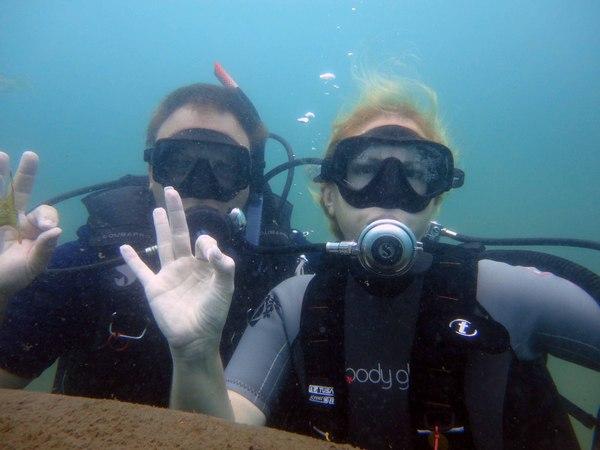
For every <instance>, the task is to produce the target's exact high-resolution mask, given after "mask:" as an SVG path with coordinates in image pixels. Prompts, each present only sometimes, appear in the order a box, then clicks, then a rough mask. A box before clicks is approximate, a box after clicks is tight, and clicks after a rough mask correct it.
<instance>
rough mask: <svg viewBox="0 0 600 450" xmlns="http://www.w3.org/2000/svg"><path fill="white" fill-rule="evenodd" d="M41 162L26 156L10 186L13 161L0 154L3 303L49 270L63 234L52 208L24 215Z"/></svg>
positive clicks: (0, 286) (0, 291)
mask: <svg viewBox="0 0 600 450" xmlns="http://www.w3.org/2000/svg"><path fill="white" fill-rule="evenodd" d="M38 160H39V158H38V156H37V155H36V154H35V153H34V152H30V151H27V152H24V153H23V155H22V156H21V161H20V162H19V167H18V169H17V172H16V174H15V177H14V183H12V185H11V181H10V158H9V156H8V155H7V154H6V153H4V152H1V151H0V186H1V187H2V191H3V192H2V193H0V197H1V198H0V202H1V204H0V299H1V298H7V297H10V296H11V295H13V294H14V293H16V292H17V291H19V290H20V289H23V288H24V287H25V286H27V285H28V284H29V283H30V282H31V281H32V280H33V279H34V278H35V277H36V276H38V275H39V274H40V273H41V272H42V271H43V270H44V269H45V268H46V265H47V264H48V262H49V261H50V257H51V256H52V253H53V251H54V249H55V247H56V244H57V243H58V238H59V236H60V234H61V232H62V230H61V229H60V228H58V226H57V225H58V212H57V211H56V209H54V208H53V207H51V206H48V205H42V206H39V207H37V208H36V209H34V210H33V211H32V212H30V213H29V214H27V215H25V212H24V211H25V210H26V208H27V203H28V202H29V197H30V196H31V191H32V189H33V185H34V181H35V175H36V172H37V167H38ZM15 225H16V227H15ZM0 309H1V308H0Z"/></svg>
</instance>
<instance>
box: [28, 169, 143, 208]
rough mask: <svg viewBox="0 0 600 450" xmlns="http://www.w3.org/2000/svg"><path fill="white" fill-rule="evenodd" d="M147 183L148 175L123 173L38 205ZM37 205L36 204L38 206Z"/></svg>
mask: <svg viewBox="0 0 600 450" xmlns="http://www.w3.org/2000/svg"><path fill="white" fill-rule="evenodd" d="M147 185H148V177H147V176H144V175H125V176H123V177H121V178H119V179H118V180H113V181H107V182H105V183H98V184H92V185H91V186H85V187H82V188H79V189H75V190H73V191H69V192H65V193H64V194H60V195H57V196H56V197H52V198H50V199H48V200H46V201H44V202H42V203H40V205H50V206H52V205H56V204H57V203H60V202H64V201H65V200H69V199H70V198H73V197H78V196H80V195H85V194H89V193H91V192H96V191H101V190H105V189H113V188H115V187H121V186H147ZM40 205H37V206H40Z"/></svg>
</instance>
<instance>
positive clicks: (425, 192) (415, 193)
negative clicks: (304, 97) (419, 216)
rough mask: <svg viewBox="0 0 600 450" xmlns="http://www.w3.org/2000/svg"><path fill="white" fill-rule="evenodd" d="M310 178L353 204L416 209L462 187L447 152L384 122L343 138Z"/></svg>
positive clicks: (403, 129) (461, 177)
mask: <svg viewBox="0 0 600 450" xmlns="http://www.w3.org/2000/svg"><path fill="white" fill-rule="evenodd" d="M315 181H332V182H334V183H336V184H337V186H338V188H339V190H340V194H341V195H342V197H343V198H344V200H346V202H348V203H349V204H350V205H351V206H354V207H355V208H369V207H380V208H386V209H396V208H399V209H402V210H404V211H407V212H410V213H417V212H419V211H422V210H423V209H425V208H426V207H427V205H428V204H429V202H430V201H431V199H433V198H435V197H437V196H438V195H440V194H441V193H443V192H445V191H448V190H450V189H451V188H453V187H459V186H462V183H463V181H464V173H463V172H462V171H461V170H458V169H455V168H454V160H453V157H452V152H451V151H450V150H449V149H448V148H447V147H446V146H444V145H442V144H438V143H437V142H432V141H428V140H425V139H423V138H422V137H420V136H419V135H418V134H417V133H415V132H414V131H413V130H411V129H409V128H404V127H400V126H397V125H387V126H383V127H378V128H374V129H373V130H370V131H368V132H367V133H365V134H362V135H359V136H353V137H350V138H347V139H344V140H342V141H340V142H338V144H337V145H336V147H335V151H334V153H333V156H332V157H331V158H327V159H325V160H324V161H323V164H322V166H321V174H320V175H319V176H318V177H317V178H316V179H315Z"/></svg>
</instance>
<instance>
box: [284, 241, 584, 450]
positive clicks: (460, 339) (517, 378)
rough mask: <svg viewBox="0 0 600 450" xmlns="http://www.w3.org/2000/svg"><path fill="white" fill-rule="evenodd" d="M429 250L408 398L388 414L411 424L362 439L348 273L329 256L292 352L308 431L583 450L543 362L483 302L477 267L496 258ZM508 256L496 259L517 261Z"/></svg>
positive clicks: (370, 442) (521, 255)
mask: <svg viewBox="0 0 600 450" xmlns="http://www.w3.org/2000/svg"><path fill="white" fill-rule="evenodd" d="M426 250H428V251H429V252H430V253H432V254H433V256H434V258H433V263H432V265H431V268H430V269H429V271H428V272H427V273H426V274H424V275H422V276H420V278H421V279H420V280H418V278H419V276H417V277H415V278H416V279H415V280H413V281H412V282H411V283H412V284H414V283H417V284H419V286H422V288H421V289H419V290H417V291H416V292H415V293H414V294H412V295H413V296H414V295H416V296H417V297H418V298H417V302H416V305H417V306H416V308H417V314H415V318H414V320H413V322H412V323H411V324H410V325H409V327H412V333H413V334H414V337H413V339H412V341H411V340H406V342H405V347H406V346H408V347H409V348H408V349H406V348H405V349H404V350H403V351H404V352H405V353H409V354H410V355H411V356H410V370H409V371H407V373H406V377H407V381H408V377H409V374H410V390H409V391H410V393H409V395H408V396H407V397H406V398H404V399H400V400H399V401H398V402H397V403H396V404H395V405H392V406H393V408H392V407H389V408H388V409H386V410H385V415H394V416H395V417H394V421H395V423H397V424H400V423H404V424H409V425H408V426H407V427H406V426H405V427H404V428H403V427H399V426H396V425H395V424H394V425H392V427H393V428H394V427H395V428H396V429H392V430H390V431H389V432H388V433H387V434H386V433H377V432H375V433H372V434H370V433H368V432H367V433H356V430H355V428H356V420H352V418H351V417H349V415H350V413H349V412H350V411H354V413H356V411H355V409H356V408H354V410H353V407H352V403H355V402H356V399H354V398H352V394H351V389H350V385H351V384H352V383H353V381H354V380H352V379H351V378H350V377H349V374H348V372H347V370H346V363H347V362H346V350H347V349H346V348H345V345H347V344H348V342H349V341H348V338H347V335H348V333H355V332H356V330H354V331H353V329H352V328H351V327H348V326H347V325H346V324H345V320H344V319H345V318H347V317H348V316H347V314H346V312H345V311H344V309H345V306H346V305H345V303H346V302H345V299H344V297H345V296H347V295H348V286H349V284H348V280H349V278H351V276H350V273H349V269H348V265H347V262H345V261H344V260H342V259H341V258H329V259H328V260H326V261H325V262H324V263H325V265H324V266H323V267H322V268H321V269H322V270H318V271H317V275H315V277H314V278H313V279H312V280H311V282H310V283H309V285H308V287H307V290H306V292H305V296H304V301H303V307H302V316H301V324H300V334H299V337H298V339H297V340H296V343H295V345H294V346H293V348H292V358H293V363H294V370H295V372H296V375H297V377H298V382H299V387H300V389H301V390H302V396H301V397H302V400H301V401H302V403H303V404H304V410H303V411H304V412H303V414H301V416H302V417H300V421H302V422H304V430H308V432H309V433H310V434H313V435H315V434H316V435H318V436H321V437H324V438H326V439H329V440H335V441H338V442H349V443H352V444H354V445H359V446H364V447H367V448H433V444H434V441H436V440H437V441H438V445H441V446H440V447H439V448H444V447H445V448H461V449H463V448H464V449H469V448H474V449H475V448H476V449H485V450H495V449H498V450H499V449H504V448H506V449H525V448H564V449H577V448H579V446H578V443H577V439H576V437H575V434H574V432H573V429H572V427H571V425H570V423H569V420H568V417H567V414H566V413H565V411H564V408H563V407H562V405H563V404H562V402H561V399H560V396H559V394H558V392H557V390H556V387H555V386H554V384H553V382H552V379H551V377H550V375H549V373H548V371H547V369H546V367H545V365H544V361H537V362H520V361H518V360H517V358H516V357H515V355H514V353H513V352H512V350H511V349H510V345H509V336H508V333H507V331H506V330H505V329H504V327H503V326H502V325H501V324H499V323H498V322H496V321H494V320H493V318H491V317H490V316H489V314H488V313H487V312H486V311H485V309H484V308H483V307H482V306H481V305H480V304H479V303H478V302H477V300H476V288H477V263H478V261H479V260H480V259H483V258H486V257H490V253H491V252H489V253H486V251H485V249H484V248H483V247H482V246H478V245H472V244H468V245H458V246H454V245H447V244H439V243H438V244H435V246H434V247H433V248H432V247H429V248H427V249H426ZM509 253H510V252H505V253H504V254H503V255H500V254H498V255H496V256H500V258H498V259H501V260H510V258H509V256H507V255H508V254H509ZM513 253H514V254H513V259H515V257H516V259H517V262H516V264H518V263H519V261H521V260H524V261H531V260H533V259H535V258H533V257H532V256H531V255H532V254H534V253H535V252H521V251H517V252H513ZM546 256H548V257H549V258H547V259H552V258H551V255H546ZM558 259H560V258H558ZM561 261H564V260H561ZM546 262H547V263H548V261H546ZM531 265H534V266H535V264H531ZM545 265H546V266H548V265H550V266H551V265H552V264H550V263H548V264H545ZM574 266H576V265H574ZM554 267H556V263H555V264H554ZM569 267H570V266H569ZM577 267H579V266H577ZM547 268H548V267H543V268H542V270H544V269H547ZM555 273H556V271H555ZM559 275H563V276H564V274H559ZM565 278H569V277H568V276H566V277H565ZM571 278H572V277H571ZM588 284H589V283H588ZM588 287H589V286H588ZM354 288H355V287H354ZM365 289H366V291H367V292H368V289H369V287H368V286H365ZM592 290H593V286H592ZM388 300H392V301H393V300H394V299H393V298H391V299H388ZM403 300H405V299H403ZM365 307H367V308H368V307H369V305H365ZM363 344H364V345H367V346H368V343H367V342H363ZM371 350H372V351H378V350H379V349H376V348H373V349H371ZM379 370H381V367H380V368H379ZM365 374H367V372H365ZM365 376H366V375H365ZM369 376H370V375H369ZM374 376H377V377H380V375H378V374H377V373H374ZM375 401H376V400H375ZM402 403H404V404H402ZM379 412H382V411H379ZM383 419H384V418H383V417H381V420H383ZM298 428H301V427H298V426H296V429H298ZM403 432H404V433H405V434H406V433H408V434H409V436H400V435H399V434H401V433H403ZM443 441H445V443H442V444H440V442H443Z"/></svg>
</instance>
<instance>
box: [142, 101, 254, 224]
mask: <svg viewBox="0 0 600 450" xmlns="http://www.w3.org/2000/svg"><path fill="white" fill-rule="evenodd" d="M190 128H205V129H209V130H215V131H219V132H221V133H223V134H226V135H228V136H229V137H231V138H232V139H233V140H234V141H236V142H237V143H238V144H240V145H243V146H244V147H246V148H249V147H250V140H249V139H248V136H247V135H246V133H245V132H244V130H243V128H242V127H241V126H240V124H239V122H238V121H237V119H236V118H235V116H234V115H233V114H231V113H229V112H219V111H215V110H214V109H210V108H205V109H198V110H196V109H193V108H191V107H190V106H184V107H182V108H179V109H177V110H175V112H173V114H171V115H170V116H169V117H168V118H167V120H165V121H164V122H163V124H162V125H161V126H160V128H159V129H158V133H157V140H158V139H164V138H169V137H172V136H174V135H175V134H177V133H179V132H180V131H182V130H187V129H190ZM149 175H150V190H151V191H152V194H153V195H154V199H155V201H156V204H157V205H159V206H164V204H165V198H164V192H163V188H164V186H163V185H161V184H160V183H158V182H156V181H155V180H154V179H153V177H152V168H151V167H150V168H149ZM248 194H249V188H246V189H244V190H242V191H240V192H238V194H237V195H236V196H235V197H234V198H232V199H231V200H229V201H228V202H220V201H218V200H214V199H198V198H190V197H186V198H183V199H182V200H183V207H184V208H185V209H189V208H192V207H195V206H208V207H211V208H215V209H217V210H219V211H221V212H223V213H228V212H229V211H231V209H233V208H243V207H244V206H245V205H246V202H247V201H248Z"/></svg>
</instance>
